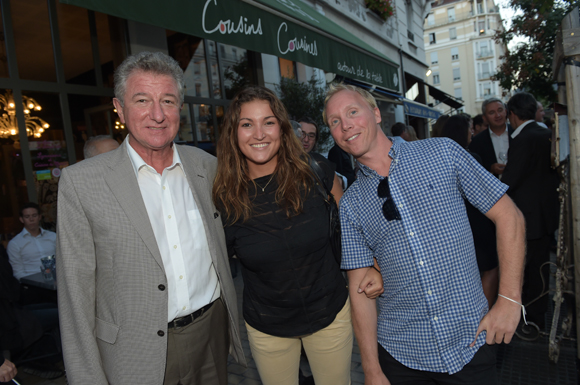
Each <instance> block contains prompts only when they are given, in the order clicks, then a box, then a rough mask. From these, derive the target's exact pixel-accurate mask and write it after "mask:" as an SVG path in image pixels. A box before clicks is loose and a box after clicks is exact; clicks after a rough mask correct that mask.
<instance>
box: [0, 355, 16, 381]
mask: <svg viewBox="0 0 580 385" xmlns="http://www.w3.org/2000/svg"><path fill="white" fill-rule="evenodd" d="M16 373H18V371H17V370H16V366H14V364H13V363H12V362H10V361H8V360H4V363H3V364H2V366H0V382H9V381H12V379H13V378H14V377H15V376H16Z"/></svg>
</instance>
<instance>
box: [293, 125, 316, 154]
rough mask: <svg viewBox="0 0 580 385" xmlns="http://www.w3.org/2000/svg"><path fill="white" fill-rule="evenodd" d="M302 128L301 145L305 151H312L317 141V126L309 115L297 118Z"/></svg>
mask: <svg viewBox="0 0 580 385" xmlns="http://www.w3.org/2000/svg"><path fill="white" fill-rule="evenodd" d="M298 123H299V124H300V129H301V130H302V146H303V147H304V151H306V152H307V153H309V152H311V151H314V149H315V148H316V143H317V142H318V126H317V125H316V123H315V122H314V120H313V119H312V118H310V117H309V116H303V117H302V118H300V119H298Z"/></svg>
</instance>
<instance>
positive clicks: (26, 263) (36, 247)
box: [6, 227, 56, 280]
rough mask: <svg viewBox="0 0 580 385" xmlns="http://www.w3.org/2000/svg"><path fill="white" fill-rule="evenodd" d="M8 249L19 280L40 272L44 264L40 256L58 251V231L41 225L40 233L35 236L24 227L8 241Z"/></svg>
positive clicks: (15, 274) (13, 268)
mask: <svg viewBox="0 0 580 385" xmlns="http://www.w3.org/2000/svg"><path fill="white" fill-rule="evenodd" d="M6 251H7V252H8V258H9V261H10V264H11V265H12V270H13V271H14V276H15V277H16V278H17V279H18V280H20V278H22V277H26V276H27V275H30V274H34V273H40V266H41V265H42V263H41V262H40V258H43V257H48V256H49V255H55V253H56V233H53V232H52V231H48V230H44V229H43V228H42V227H41V228H40V234H38V236H36V237H33V236H32V235H30V233H29V232H28V230H26V229H25V228H24V229H22V231H21V232H20V234H18V235H17V236H15V237H14V238H12V240H11V241H10V242H9V243H8V249H7V250H6Z"/></svg>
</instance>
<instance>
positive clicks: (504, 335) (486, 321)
mask: <svg viewBox="0 0 580 385" xmlns="http://www.w3.org/2000/svg"><path fill="white" fill-rule="evenodd" d="M520 301H521V299H520ZM521 314H522V307H521V306H520V305H518V304H517V303H513V302H511V301H509V300H507V299H505V298H502V297H498V299H497V301H496V302H495V305H494V306H493V307H492V308H491V310H490V311H489V312H488V313H487V314H486V315H485V317H483V319H482V320H481V322H480V323H479V327H478V328H477V334H475V339H474V340H473V342H472V343H471V345H470V346H474V345H475V341H476V340H477V336H479V333H481V332H482V331H484V330H486V331H487V336H486V338H485V342H486V343H487V344H488V345H493V344H501V343H502V342H505V343H506V344H509V343H510V342H511V340H512V337H513V335H514V333H515V331H516V328H517V327H518V324H519V322H520V317H521Z"/></svg>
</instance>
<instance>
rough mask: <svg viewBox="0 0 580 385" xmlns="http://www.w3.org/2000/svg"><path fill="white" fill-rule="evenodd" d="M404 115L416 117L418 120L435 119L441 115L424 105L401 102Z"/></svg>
mask: <svg viewBox="0 0 580 385" xmlns="http://www.w3.org/2000/svg"><path fill="white" fill-rule="evenodd" d="M403 104H404V106H405V115H410V116H417V117H419V118H427V119H437V118H439V116H440V115H441V113H440V112H439V111H437V110H435V109H433V108H429V107H427V106H425V105H422V104H419V103H414V102H410V101H407V100H403Z"/></svg>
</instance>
